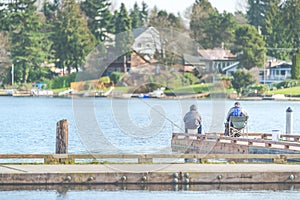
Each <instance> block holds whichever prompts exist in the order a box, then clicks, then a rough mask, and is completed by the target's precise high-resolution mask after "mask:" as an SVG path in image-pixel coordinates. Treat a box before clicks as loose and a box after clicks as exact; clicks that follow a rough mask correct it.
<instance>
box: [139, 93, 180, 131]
mask: <svg viewBox="0 0 300 200" xmlns="http://www.w3.org/2000/svg"><path fill="white" fill-rule="evenodd" d="M138 99H139V100H140V101H142V102H143V103H144V104H146V105H147V106H148V107H149V108H152V109H153V110H154V111H155V112H157V113H158V114H159V115H160V116H163V118H165V119H166V120H168V121H169V122H170V123H171V124H172V125H173V126H176V127H177V128H179V129H180V130H181V131H183V132H184V130H183V129H182V128H181V127H179V126H178V125H177V124H175V123H174V122H173V121H172V120H171V119H169V118H168V117H166V116H165V115H163V114H162V113H161V112H159V111H158V110H156V109H155V108H153V107H152V106H151V105H150V104H149V103H147V102H146V101H145V100H143V99H141V98H138Z"/></svg>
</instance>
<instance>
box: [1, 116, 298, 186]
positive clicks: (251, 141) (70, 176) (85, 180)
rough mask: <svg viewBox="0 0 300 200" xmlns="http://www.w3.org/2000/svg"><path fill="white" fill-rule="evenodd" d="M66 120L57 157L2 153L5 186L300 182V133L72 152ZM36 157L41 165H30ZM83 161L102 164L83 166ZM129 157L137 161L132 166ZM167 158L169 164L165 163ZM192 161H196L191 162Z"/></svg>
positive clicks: (182, 139) (178, 137) (178, 136)
mask: <svg viewBox="0 0 300 200" xmlns="http://www.w3.org/2000/svg"><path fill="white" fill-rule="evenodd" d="M60 122H61V123H58V124H57V127H58V128H57V135H56V153H55V154H0V160H1V161H3V162H2V164H0V185H2V186H24V185H25V186H26V185H62V184H64V185H107V184H108V185H109V184H113V185H133V184H138V185H153V184H165V185H170V184H171V185H185V186H188V185H196V184H269V183H283V184H298V183H300V165H299V164H297V163H296V162H298V161H297V160H300V143H299V138H300V136H298V135H281V138H280V141H272V140H271V139H270V136H272V135H271V134H247V135H245V136H243V137H239V138H235V137H225V136H223V135H222V134H215V133H210V134H208V133H207V134H205V135H189V134H183V133H174V134H173V136H172V141H171V147H172V150H173V153H169V154H124V155H123V154H68V147H67V144H68V134H67V132H68V128H67V121H65V120H64V121H60ZM10 159H14V160H17V159H21V160H22V162H21V163H22V164H12V163H9V162H6V160H10ZM31 159H39V160H41V161H40V162H39V163H35V162H34V163H30V162H27V163H25V162H24V160H31ZM82 159H85V160H92V161H97V162H92V163H94V164H89V163H91V162H86V163H80V162H78V160H82ZM110 159H115V160H118V161H117V162H112V161H111V160H110ZM128 159H131V160H133V162H131V163H129V162H128ZM164 159H165V160H167V161H162V160H164ZM186 159H187V160H188V159H194V160H196V162H194V163H189V162H185V161H186ZM209 159H212V160H223V163H221V162H219V163H218V164H208V162H207V161H208V160H209ZM262 159H263V160H266V159H267V160H268V164H266V163H259V164H258V163H257V162H256V161H257V160H262ZM99 160H104V161H99ZM109 160H110V161H109ZM199 161H201V162H199ZM232 161H242V162H247V164H245V163H243V164H235V163H236V162H232ZM255 162H256V163H255ZM289 162H291V163H289ZM211 163H212V162H211Z"/></svg>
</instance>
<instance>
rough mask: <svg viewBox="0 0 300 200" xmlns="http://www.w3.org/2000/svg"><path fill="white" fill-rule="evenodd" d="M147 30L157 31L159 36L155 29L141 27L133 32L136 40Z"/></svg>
mask: <svg viewBox="0 0 300 200" xmlns="http://www.w3.org/2000/svg"><path fill="white" fill-rule="evenodd" d="M147 30H151V31H155V32H156V33H157V34H158V31H157V30H156V29H155V28H154V27H139V28H136V29H134V30H133V31H132V33H133V37H134V38H135V39H136V38H138V37H139V36H140V35H141V34H142V33H144V32H145V31H147Z"/></svg>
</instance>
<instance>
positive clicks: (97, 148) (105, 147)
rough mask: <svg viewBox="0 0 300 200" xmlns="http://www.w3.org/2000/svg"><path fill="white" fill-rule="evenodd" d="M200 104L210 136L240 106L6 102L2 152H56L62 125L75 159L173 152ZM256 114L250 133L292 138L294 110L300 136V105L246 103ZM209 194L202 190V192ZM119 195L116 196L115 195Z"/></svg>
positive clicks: (246, 194)
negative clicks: (186, 119) (289, 121)
mask: <svg viewBox="0 0 300 200" xmlns="http://www.w3.org/2000/svg"><path fill="white" fill-rule="evenodd" d="M193 103H196V104H197V105H198V108H199V112H200V114H201V116H202V118H203V128H204V132H223V128H224V120H225V115H226V113H227V111H228V109H229V108H230V107H232V106H233V103H234V101H231V100H224V99H223V100H221V99H206V100H195V99H194V100H164V99H139V98H133V99H109V98H75V99H72V98H47V97H0V105H1V108H0V111H1V112H0V119H1V120H0V127H1V129H0V144H1V145H0V152H1V154H4V153H9V154H12V153H25V154H30V153H36V154H42V153H49V154H51V153H54V152H55V137H56V135H55V134H56V123H57V122H58V121H59V120H61V119H67V120H68V122H69V153H100V152H101V153H160V152H163V153H167V152H170V151H171V150H170V144H171V135H172V132H182V130H183V122H182V118H183V116H184V114H185V113H186V112H187V111H188V110H189V106H190V105H191V104H193ZM241 105H242V107H244V108H245V109H246V110H247V111H248V113H249V115H250V118H249V123H248V128H249V132H257V133H271V132H272V130H280V131H281V132H282V133H284V132H285V123H286V122H285V119H286V109H287V108H288V107H291V108H292V110H293V119H294V126H293V128H294V134H300V126H299V120H300V102H299V101H241ZM200 188H201V187H200ZM115 190H116V191H115ZM96 198H101V199H112V198H114V199H141V198H143V199H174V198H180V199H187V198H188V199H201V198H204V199H221V198H222V199H225V200H226V199H256V198H260V199H264V198H266V199H267V198H272V199H300V193H299V186H294V185H291V186H288V188H284V189H280V188H276V189H274V190H272V189H270V190H265V189H261V190H260V189H258V188H254V189H249V190H236V189H233V190H230V189H229V190H220V189H218V188H212V189H207V190H204V191H199V190H196V189H193V190H191V189H186V190H178V189H167V190H163V191H158V190H147V189H146V190H139V189H137V190H136V189H133V190H124V189H120V188H117V189H113V190H110V189H108V190H107V189H105V188H104V189H103V188H100V189H97V188H86V189H78V190H77V189H72V188H71V189H66V192H65V193H64V192H58V190H57V189H47V188H44V189H39V188H37V189H29V190H27V189H26V190H23V189H18V190H15V189H3V187H2V186H0V199H96Z"/></svg>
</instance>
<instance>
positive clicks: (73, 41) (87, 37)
mask: <svg viewBox="0 0 300 200" xmlns="http://www.w3.org/2000/svg"><path fill="white" fill-rule="evenodd" d="M55 30H56V31H55V32H54V35H53V50H54V51H55V58H57V61H58V63H57V64H58V66H59V67H61V68H64V67H67V69H68V72H69V73H70V72H71V69H72V68H74V69H76V71H78V67H80V66H81V65H82V64H83V63H84V61H85V58H86V56H87V55H88V53H89V52H90V51H91V50H92V49H93V48H94V47H95V39H94V36H93V35H92V34H91V32H90V30H89V29H88V26H87V21H86V20H85V19H84V18H83V15H82V13H81V11H80V7H79V4H78V3H76V2H75V0H65V1H63V2H62V5H61V6H60V10H59V11H58V14H57V18H56V20H55Z"/></svg>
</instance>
